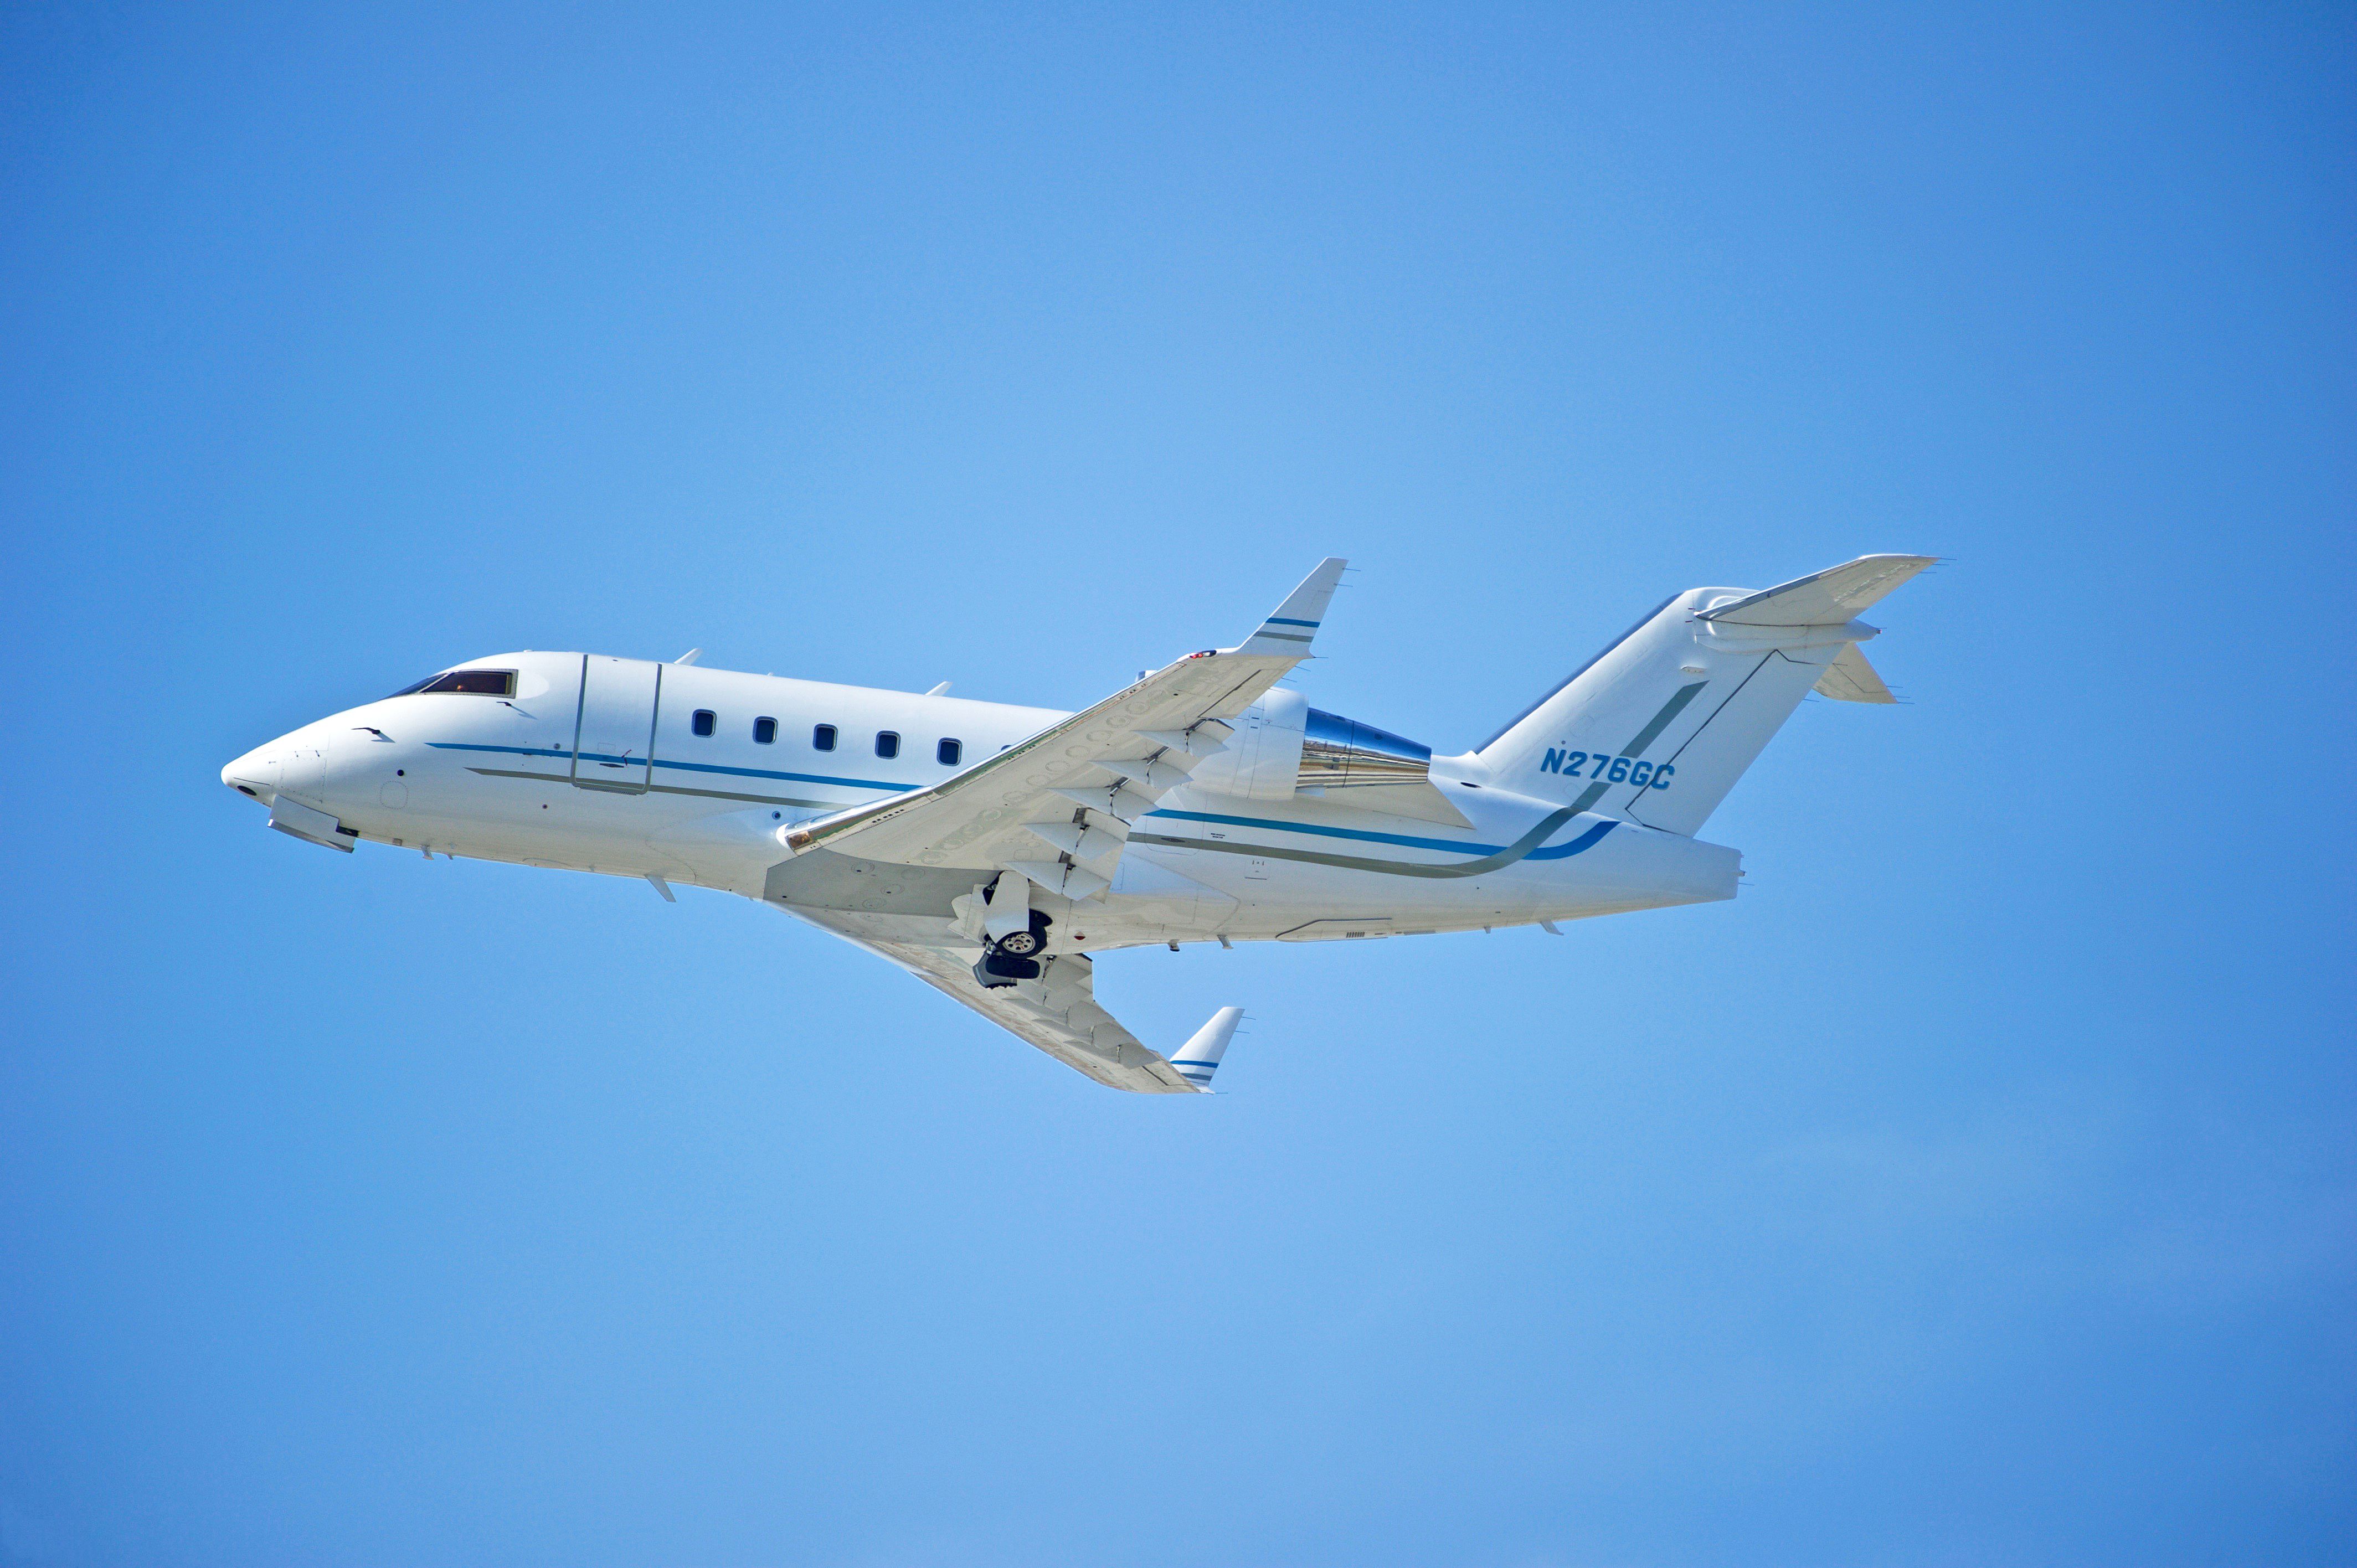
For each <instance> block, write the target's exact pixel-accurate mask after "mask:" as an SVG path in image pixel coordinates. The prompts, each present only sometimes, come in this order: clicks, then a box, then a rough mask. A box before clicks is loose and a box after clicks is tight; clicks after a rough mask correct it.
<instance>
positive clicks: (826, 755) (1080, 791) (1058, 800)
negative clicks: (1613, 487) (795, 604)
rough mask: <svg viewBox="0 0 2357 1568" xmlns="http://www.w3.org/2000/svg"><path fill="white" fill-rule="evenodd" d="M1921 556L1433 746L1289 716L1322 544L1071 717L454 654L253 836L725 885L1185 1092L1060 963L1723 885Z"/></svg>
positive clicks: (312, 768) (1169, 1069) (679, 669)
mask: <svg viewBox="0 0 2357 1568" xmlns="http://www.w3.org/2000/svg"><path fill="white" fill-rule="evenodd" d="M1931 564H1932V557H1929V556H1923V555H1868V556H1865V557H1863V558H1861V559H1859V560H1856V561H1852V562H1850V563H1849V564H1846V565H1842V566H1835V567H1834V568H1833V569H1831V570H1830V571H1825V572H1819V573H1817V574H1815V575H1813V576H1807V577H1802V578H1799V579H1797V580H1795V581H1793V582H1790V583H1786V584H1785V585H1782V586H1781V587H1776V588H1770V589H1767V590H1765V591H1764V592H1758V593H1753V592H1749V591H1746V590H1744V589H1740V588H1691V589H1688V590H1687V591H1686V592H1684V593H1683V594H1679V595H1677V596H1675V597H1674V598H1672V599H1670V600H1668V601H1667V602H1666V603H1664V604H1663V605H1662V606H1661V607H1659V608H1658V609H1656V610H1654V611H1653V612H1652V614H1650V615H1648V616H1646V617H1645V618H1643V619H1641V620H1640V621H1639V622H1638V623H1637V624H1636V625H1635V626H1633V627H1631V628H1629V630H1628V631H1627V632H1625V633H1623V634H1622V635H1621V636H1620V638H1618V639H1615V640H1614V641H1613V642H1612V643H1611V644H1610V645H1609V646H1608V647H1607V648H1606V649H1605V650H1603V651H1602V652H1601V653H1598V655H1597V656H1596V657H1595V658H1593V659H1591V660H1588V661H1587V663H1586V664H1583V665H1581V666H1580V667H1579V669H1578V670H1577V671H1574V672H1573V673H1572V675H1571V676H1570V678H1569V679H1567V680H1566V681H1564V682H1561V683H1560V684H1559V685H1557V686H1556V687H1555V689H1554V690H1552V691H1550V692H1549V693H1547V694H1546V695H1544V697H1541V698H1540V699H1539V700H1538V701H1537V702H1535V703H1532V704H1531V706H1530V707H1529V708H1528V709H1527V710H1525V711H1524V712H1523V714H1521V715H1520V716H1519V717H1517V718H1516V719H1514V720H1513V722H1512V723H1511V724H1509V725H1506V726H1505V728H1503V729H1502V730H1501V731H1499V732H1498V734H1497V735H1495V736H1492V737H1491V739H1489V740H1488V741H1487V742H1485V743H1483V744H1482V745H1481V746H1478V747H1476V748H1475V749H1474V750H1472V751H1469V752H1467V753H1465V754H1463V755H1462V756H1458V757H1436V756H1434V755H1433V754H1432V750H1431V748H1430V747H1429V746H1419V745H1417V744H1416V743H1415V742H1414V741H1412V740H1408V739H1405V738H1404V737H1402V736H1396V735H1393V734H1390V733H1389V732H1387V731H1384V730H1380V729H1377V728H1375V727H1374V726H1372V725H1365V724H1361V723H1358V722H1356V721H1354V720H1351V719H1345V718H1341V717H1339V716H1337V715H1336V714H1329V713H1324V712H1321V711H1319V710H1318V709H1317V708H1313V707H1311V706H1309V705H1308V703H1307V702H1306V701H1305V700H1304V699H1303V698H1302V696H1301V695H1300V693H1297V692H1292V691H1286V690H1281V689H1279V688H1278V686H1277V684H1276V682H1278V681H1280V680H1282V679H1283V678H1284V677H1285V676H1286V675H1287V674H1288V673H1290V672H1291V671H1292V670H1293V669H1294V667H1295V666H1296V665H1297V664H1299V663H1300V662H1301V661H1302V660H1305V659H1308V657H1309V651H1310V648H1311V645H1312V643H1313V642H1314V640H1315V639H1316V637H1317V634H1318V623H1319V622H1320V621H1322V620H1323V619H1324V618H1325V616H1326V607H1327V602H1328V601H1329V599H1330V598H1331V597H1332V596H1333V593H1334V587H1335V584H1336V583H1337V582H1338V581H1339V580H1340V576H1341V574H1342V567H1343V563H1342V562H1341V561H1340V560H1328V561H1325V562H1322V563H1320V564H1319V565H1318V569H1317V570H1316V571H1314V572H1312V573H1310V574H1309V576H1308V579H1307V580H1306V581H1305V582H1303V583H1302V585H1300V586H1299V587H1298V588H1296V589H1295V590H1294V591H1293V594H1292V596H1290V597H1288V598H1287V599H1286V601H1285V602H1284V603H1283V604H1281V605H1279V606H1278V607H1276V609H1275V611H1274V612H1273V613H1272V614H1271V615H1270V616H1269V617H1268V618H1267V619H1266V620H1265V621H1263V622H1262V623H1261V624H1260V627H1259V628H1258V629H1257V630H1255V631H1254V633H1253V634H1252V635H1251V636H1250V637H1247V638H1245V639H1243V641H1242V642H1241V643H1239V644H1237V645H1236V646H1235V647H1233V648H1215V649H1206V650H1203V651H1202V652H1200V653H1190V654H1189V655H1188V656H1186V657H1185V658H1183V659H1180V660H1177V661H1175V662H1174V663H1171V664H1168V665H1167V666H1165V667H1164V668H1163V669H1161V670H1158V671H1155V672H1154V673H1152V674H1150V675H1146V676H1144V677H1143V678H1141V679H1140V680H1139V681H1138V682H1137V683H1136V684H1135V685H1133V686H1131V687H1129V688H1127V689H1126V690H1125V691H1121V692H1117V693H1114V695H1112V696H1110V697H1107V698H1106V699H1105V700H1104V701H1103V702H1101V703H1097V704H1096V705H1095V706H1094V707H1092V708H1087V709H1084V710H1082V712H1080V713H1077V714H1064V713H1058V712H1055V711H1053V710H1050V709H1046V708H1019V707H1009V706H1006V705H1005V704H1002V703H977V702H968V701H964V700H962V699H960V698H956V697H951V696H947V695H944V694H943V693H945V692H946V691H947V687H946V685H943V686H940V687H936V688H934V690H933V691H931V692H928V693H924V694H922V695H917V694H913V693H901V692H886V691H877V690H873V689H870V688H867V687H861V686H833V685H825V684H822V683H820V682H811V681H791V680H782V679H780V678H778V677H775V676H770V675H748V674H739V673H737V672H735V671H722V670H706V669H703V668H701V667H698V666H697V665H695V663H694V659H695V655H694V654H693V653H691V654H689V655H687V656H685V657H683V658H681V659H679V660H674V661H673V662H672V663H669V664H658V663H652V662H649V661H647V660H637V659H617V658H612V657H609V656H608V655H605V654H597V653H587V654H585V653H536V652H524V653H504V654H500V655H498V656H496V657H493V658H489V659H478V660H470V661H468V663H466V664H464V665H461V666H459V667H457V668H456V669H451V670H447V671H443V672H441V673H440V674H437V675H433V676H430V677H428V678H427V679H425V680H423V681H420V682H417V683H416V684H415V685H414V686H408V687H404V689H403V690H401V691H399V692H396V693H393V695H392V696H390V697H387V698H385V699H384V700H383V701H382V702H376V703H368V704H366V705H365V706H362V707H358V708H353V709H351V710H350V711H349V712H346V713H340V714H335V715H333V716H332V717H329V718H324V719H321V720H319V721H318V722H317V723H316V724H310V725H305V726H304V727H303V728H301V729H298V730H296V731H295V732H294V733H293V734H291V735H288V736H282V737H281V738H279V739H277V740H274V741H272V742H271V743H270V744H269V745H267V746H260V747H257V748H256V749H255V750H253V751H251V752H248V753H247V754H246V755H245V756H243V757H239V758H238V759H237V760H236V761H234V762H232V763H231V764H230V765H229V766H228V767H227V768H223V769H221V780H222V782H224V783H226V784H228V785H229V786H230V787H231V788H232V789H237V790H239V791H240V792H242V793H243V794H246V795H249V796H252V797H253V799H255V800H260V801H261V802H263V803H264V805H266V806H268V807H269V808H270V825H271V826H272V827H274V828H276V829H278V830H279V831H280V832H285V833H290V834H292V835H294V836H295V837H296V838H298V839H301V840H304V841H305V842H307V843H315V844H322V845H325V846H326V847H328V848H329V849H336V850H343V851H345V852H347V853H349V852H350V850H351V848H352V846H353V844H354V843H359V842H363V841H365V842H368V843H385V844H393V845H400V846H407V847H410V848H414V849H417V850H420V851H423V852H424V853H425V854H426V856H427V857H428V858H431V857H432V856H433V854H435V853H436V852H437V851H438V852H439V853H441V854H444V855H446V856H455V855H461V854H464V855H471V856H476V857H479V858H481V859H485V860H505V861H515V862H518V863H521V864H522V865H542V866H552V867H557V868H562V869H566V870H575V871H593V872H602V873H605V874H608V875H617V876H632V877H643V878H645V879H646V880H647V881H648V882H650V883H651V884H653V886H654V888H655V891H657V892H658V893H660V894H662V896H663V897H665V898H670V897H672V891H671V885H672V884H673V883H679V882H685V883H693V884H695V885H697V886H705V887H716V888H720V889H723V890H725V891H726V892H730V893H738V894H742V895H744V896H745V897H748V898H758V899H759V900H761V901H762V902H763V903H766V904H769V905H771V906H773V907H775V908H780V909H782V910H784V911H786V912H787V913H788V914H791V915H794V916H797V917H799V918H802V919H804V920H808V921H810V922H811V923H812V924H813V925H817V926H821V927H823V928H824V929H827V930H830V931H832V932H834V934H835V935H837V936H840V937H842V938H844V939H845V940H848V941H851V942H854V943H856V944H857V945H859V946H861V947H864V948H866V949H868V950H870V951H873V952H877V953H881V954H883V955H884V956H885V957H886V958H888V959H890V960H891V961H893V962H895V963H897V964H899V965H900V966H901V967H902V968H904V969H906V970H908V971H909V972H911V973H912V974H915V975H916V976H917V977H918V978H919V979H920V980H923V981H925V982H927V983H930V984H931V985H933V986H934V987H936V988H937V989H939V990H941V991H943V992H946V993H949V994H950V995H951V996H952V997H955V998H956V999H957V1000H958V1001H960V1002H963V1003H964V1004H966V1005H967V1006H969V1007H971V1008H973V1009H974V1010H975V1011H976V1012H978V1013H981V1014H983V1015H985V1016H986V1017H988V1018H990V1019H991V1020H992V1021H993V1022H995V1023H997V1024H999V1025H1001V1026H1004V1027H1006V1029H1007V1030H1009V1031H1011V1032H1012V1033H1013V1034H1015V1035H1017V1036H1019V1037H1020V1038H1022V1039H1024V1040H1027V1041H1028V1042H1029V1043H1030V1044H1032V1045H1034V1046H1037V1047H1039V1049H1041V1050H1043V1051H1045V1052H1047V1053H1048V1054H1049V1056H1052V1057H1054V1058H1057V1059H1058V1060H1059V1061H1062V1062H1065V1063H1068V1064H1070V1065H1071V1066H1072V1067H1074V1068H1077V1069H1080V1070H1081V1071H1082V1072H1084V1073H1086V1074H1087V1075H1088V1076H1089V1077H1091V1078H1092V1079H1096V1080H1097V1081H1098V1082H1099V1083H1103V1084H1108V1085H1111V1086H1112V1087H1114V1088H1115V1089H1126V1090H1139V1091H1142V1092H1145V1093H1149V1094H1169V1093H1179V1094H1183V1093H1193V1092H1197V1091H1200V1090H1208V1089H1209V1088H1210V1087H1211V1075H1212V1072H1213V1071H1214V1069H1217V1067H1218V1066H1219V1064H1220V1059H1221V1057H1222V1053H1223V1052H1224V1051H1225V1050H1226V1048H1227V1045H1228V1042H1229V1040H1230V1038H1231V1037H1232V1036H1233V1035H1234V1033H1235V1028H1236V1023H1237V1020H1238V1019H1239V1018H1241V1017H1242V1016H1243V1010H1242V1009H1241V1008H1237V1007H1222V1008H1221V1009H1220V1010H1219V1011H1218V1012H1217V1013H1216V1014H1214V1015H1212V1017H1211V1021H1210V1022H1209V1023H1208V1024H1206V1025H1205V1026H1203V1027H1202V1029H1201V1030H1200V1031H1199V1032H1198V1033H1197V1034H1196V1035H1195V1036H1193V1037H1192V1038H1191V1039H1189V1040H1188V1041H1187V1042H1186V1043H1185V1044H1184V1045H1183V1046H1181V1047H1179V1049H1177V1050H1175V1051H1172V1052H1171V1053H1170V1054H1169V1055H1168V1056H1165V1055H1163V1054H1162V1053H1160V1052H1158V1051H1156V1050H1153V1049H1151V1048H1149V1047H1146V1045H1144V1044H1142V1043H1141V1042H1140V1041H1139V1040H1138V1039H1137V1038H1136V1036H1134V1035H1132V1034H1131V1033H1130V1032H1129V1031H1128V1030H1127V1029H1125V1028H1124V1027H1123V1026H1121V1024H1120V1023H1119V1022H1118V1021H1117V1020H1115V1019H1114V1016H1113V1015H1111V1014H1110V1013H1107V1012H1106V1011H1105V1010H1104V1009H1103V1007H1102V1006H1100V1005H1098V1003H1097V1000H1096V995H1095V975H1096V960H1095V955H1096V954H1098V953H1101V952H1105V951H1108V950H1112V949H1114V948H1126V947H1140V946H1146V945H1148V944H1156V943H1167V944H1168V945H1169V946H1170V947H1171V948H1173V949H1176V948H1177V947H1178V946H1179V943H1181V942H1206V941H1216V942H1219V943H1220V944H1221V945H1222V946H1223V947H1224V946H1227V945H1229V944H1231V943H1233V942H1238V941H1268V940H1275V941H1292V942H1301V941H1327V940H1346V941H1347V940H1372V939H1375V938H1379V937H1404V936H1423V935H1427V934H1430V933H1432V932H1436V931H1462V930H1469V929H1476V928H1479V929H1484V930H1487V929H1492V928H1494V927H1498V926H1511V925H1539V926H1543V927H1545V928H1546V929H1549V930H1554V929H1555V921H1557V920H1570V919H1578V918H1584V917H1587V916H1590V915H1609V914H1615V913H1618V912H1620V911H1621V910H1624V909H1651V908H1662V907H1664V906H1667V905H1673V904H1692V903H1699V902H1703V901H1706V900H1709V899H1717V898H1731V897H1734V896H1735V886H1736V879H1737V877H1738V875H1739V870H1738V863H1739V861H1740V856H1739V855H1738V854H1737V853H1736V852H1735V851H1734V850H1731V849H1727V848H1723V847H1721V846H1719V845H1717V844H1713V843H1703V842H1702V841H1700V840H1699V839H1696V838H1695V836H1694V835H1695V832H1696V831H1697V830H1699V829H1700V828H1701V826H1702V824H1703V822H1704V821H1705V820H1706V818H1708V817H1709V815H1710V813H1711V811H1712V810H1713V809H1714V808H1716V807H1717V804H1718V802H1719V800H1721V799H1723V798H1724V797H1725V796H1726V794H1727V789H1729V788H1730V787H1731V786H1732V785H1733V784H1734V782H1735V780H1736V779H1737V778H1738V776H1739V775H1740V774H1741V773H1742V772H1743V770H1744V768H1747V767H1749V766H1750V763H1751V760H1752V758H1753V757H1757V756H1758V755H1759V754H1760V747H1761V746H1765V745H1766V744H1767V742H1768V738H1769V736H1771V735H1773V734H1774V733H1775V732H1776V729H1777V727H1778V726H1779V725H1781V724H1782V723H1783V722H1784V720H1785V717H1786V716H1787V715H1788V714H1791V713H1792V709H1793V707H1794V706H1795V705H1797V704H1798V703H1799V702H1800V701H1801V699H1802V697H1803V695H1805V694H1806V693H1808V692H1810V691H1811V690H1815V691H1818V692H1821V693H1824V694H1825V695H1826V696H1829V697H1836V698H1840V699H1842V700H1844V701H1846V702H1855V703H1888V702H1890V701H1891V700H1892V698H1891V695H1890V693H1889V688H1887V687H1886V686H1885V685H1884V684H1883V682H1882V681H1881V679H1880V678H1879V677H1878V676H1877V675H1876V673H1875V672H1874V670H1873V669H1872V667H1871V666H1869V665H1868V664H1867V661H1866V660H1865V658H1864V657H1863V656H1862V655H1861V654H1860V653H1859V652H1858V649H1857V644H1858V643H1860V642H1861V641H1863V640H1865V639H1867V638H1870V637H1872V636H1874V635H1875V629H1876V628H1873V627H1870V626H1867V625H1866V624H1865V623H1863V622H1861V621H1859V620H1858V619H1857V615H1858V614H1859V612H1861V611H1863V610H1864V609H1866V608H1867V607H1868V606H1870V605H1872V604H1873V603H1874V602H1875V601H1876V600H1878V599H1879V598H1881V597H1882V596H1884V595H1886V594H1888V593H1889V592H1890V591H1891V590H1892V589H1894V588H1896V587H1898V586H1899V585H1900V584H1901V583H1904V582H1906V581H1907V580H1908V579H1909V578H1910V577H1912V576H1914V575H1915V574H1917V573H1918V572H1921V570H1923V568H1925V567H1926V566H1929V565H1931Z"/></svg>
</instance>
